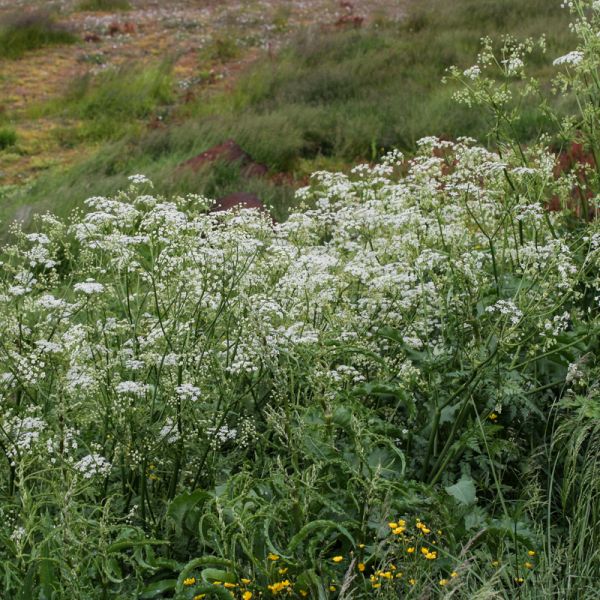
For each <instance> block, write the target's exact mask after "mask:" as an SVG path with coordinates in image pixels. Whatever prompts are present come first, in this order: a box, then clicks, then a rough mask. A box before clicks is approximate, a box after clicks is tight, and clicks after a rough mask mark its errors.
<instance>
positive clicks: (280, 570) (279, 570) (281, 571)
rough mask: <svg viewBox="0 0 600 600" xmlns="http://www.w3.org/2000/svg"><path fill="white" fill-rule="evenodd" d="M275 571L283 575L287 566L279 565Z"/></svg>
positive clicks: (286, 570)
mask: <svg viewBox="0 0 600 600" xmlns="http://www.w3.org/2000/svg"><path fill="white" fill-rule="evenodd" d="M277 572H278V573H279V574H280V575H285V574H286V573H287V572H288V568H287V567H281V568H280V569H277Z"/></svg>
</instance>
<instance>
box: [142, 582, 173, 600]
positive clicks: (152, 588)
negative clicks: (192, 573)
mask: <svg viewBox="0 0 600 600" xmlns="http://www.w3.org/2000/svg"><path fill="white" fill-rule="evenodd" d="M176 584H177V579H161V580H160V581H155V582H154V583H150V584H148V585H147V586H146V587H145V588H144V590H143V591H142V593H141V595H140V600H147V599H148V598H159V597H160V596H162V595H163V594H165V593H166V592H172V591H173V590H175V585H176Z"/></svg>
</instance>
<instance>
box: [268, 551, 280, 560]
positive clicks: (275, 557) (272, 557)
mask: <svg viewBox="0 0 600 600" xmlns="http://www.w3.org/2000/svg"><path fill="white" fill-rule="evenodd" d="M267 558H268V559H269V560H279V556H277V554H273V553H272V552H269V554H268V555H267Z"/></svg>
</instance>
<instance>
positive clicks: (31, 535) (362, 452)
mask: <svg viewBox="0 0 600 600" xmlns="http://www.w3.org/2000/svg"><path fill="white" fill-rule="evenodd" d="M572 10H573V12H574V16H575V21H574V26H573V27H574V30H575V31H576V33H577V34H578V35H579V37H580V40H581V43H580V46H579V47H578V48H576V49H575V50H574V51H573V52H571V53H570V54H567V55H565V56H563V57H561V58H559V59H557V61H556V64H557V67H558V68H559V69H562V74H561V75H560V76H559V78H558V80H557V85H561V86H562V87H563V89H564V90H568V91H569V92H570V93H572V94H573V95H574V97H575V98H577V100H578V104H579V106H580V107H581V113H580V114H579V115H573V117H572V118H569V119H566V120H564V122H562V123H560V124H559V125H560V128H561V134H562V135H564V136H565V137H566V138H568V139H570V140H575V139H577V140H578V141H580V142H581V143H582V144H583V145H585V147H586V148H587V149H589V151H590V152H591V153H594V154H595V152H596V144H597V143H598V137H597V134H596V130H595V123H596V122H597V117H598V114H597V111H598V108H597V106H598V105H599V103H598V98H599V97H600V86H598V85H597V77H595V75H596V74H597V72H598V67H599V66H600V44H598V36H597V35H596V32H598V31H600V2H597V1H595V2H593V3H584V2H583V1H581V2H574V3H573V7H572ZM530 49H531V45H530V44H529V43H523V44H518V43H513V41H511V40H510V39H507V40H506V43H505V44H504V46H503V47H502V49H501V54H500V55H497V54H495V53H494V52H493V49H490V48H489V46H486V45H484V48H483V50H482V52H481V55H480V57H479V61H478V63H477V64H476V65H475V66H473V67H470V68H469V69H467V70H466V71H464V72H463V71H457V70H455V71H453V73H452V76H453V77H455V78H458V79H463V78H464V80H465V81H466V82H467V83H468V84H469V87H468V88H466V89H467V91H466V92H465V93H464V94H461V95H460V97H459V98H458V99H459V100H460V101H463V102H467V103H469V104H470V105H471V106H476V105H477V106H478V107H480V106H484V107H486V108H487V109H489V110H490V111H491V114H492V115H493V117H494V118H495V120H494V123H495V125H494V128H493V130H492V132H493V135H494V136H495V138H496V140H497V149H495V150H493V151H492V150H490V149H486V148H484V147H481V146H479V145H477V143H476V142H475V141H474V140H472V139H469V138H464V137H463V138H459V139H458V140H457V141H454V142H451V141H446V140H442V139H440V138H438V137H427V138H423V139H421V140H420V141H419V142H418V151H417V152H416V154H415V155H414V156H413V157H412V158H410V159H405V158H404V156H403V155H402V154H401V153H400V152H399V151H392V152H390V153H388V154H386V155H385V156H384V157H383V159H382V160H381V161H380V162H379V163H377V164H371V165H369V164H362V165H358V166H356V167H355V168H354V169H352V171H351V172H349V173H346V174H344V173H334V172H327V171H319V172H316V173H314V174H313V177H312V179H311V183H310V185H308V186H307V187H305V188H302V189H301V190H299V191H298V194H297V196H298V201H299V202H300V203H302V207H301V209H300V210H297V211H295V212H293V213H292V214H290V216H289V218H288V219H287V220H286V221H285V222H283V223H280V224H273V222H272V221H271V220H270V219H269V218H268V217H266V216H265V215H264V214H262V213H259V212H258V211H252V210H240V211H229V212H225V213H210V212H208V211H207V209H208V207H209V205H210V202H209V201H208V200H207V199H206V198H204V197H203V196H199V195H189V194H188V195H181V196H175V197H172V198H165V197H163V196H161V195H160V194H156V193H154V191H153V184H152V182H151V181H150V180H149V179H148V178H147V177H145V176H144V175H133V176H131V177H130V178H129V185H128V187H127V189H125V190H124V191H122V192H120V193H119V194H116V195H114V196H110V197H105V196H95V197H92V198H89V199H88V200H87V202H86V207H87V210H86V211H85V212H84V213H78V214H75V215H73V216H72V218H71V219H69V220H61V219H59V218H57V217H55V216H53V215H50V214H47V215H44V216H41V217H39V219H38V228H37V230H36V231H35V232H29V233H28V232H24V231H21V230H19V228H15V229H14V231H13V234H14V238H15V239H14V243H12V244H11V245H10V246H7V247H6V248H5V249H4V250H3V253H2V257H1V260H2V265H1V266H2V269H1V271H0V310H1V311H2V314H3V319H2V321H0V403H1V405H2V411H1V416H0V452H1V454H2V462H1V463H0V469H1V470H2V477H1V478H0V482H1V484H0V510H1V514H2V516H3V517H4V518H3V520H2V521H1V522H0V541H1V545H0V548H1V549H0V573H1V577H0V581H1V582H2V584H1V585H2V586H3V588H2V591H3V593H4V595H6V596H7V597H18V595H19V594H21V597H23V598H33V597H43V598H47V599H53V598H56V599H60V598H69V597H75V598H92V599H95V598H98V599H105V598H137V597H139V598H177V599H180V600H184V599H187V600H191V599H194V600H199V599H200V598H210V597H216V598H223V599H227V600H231V599H233V598H235V599H241V600H251V599H252V598H258V597H262V598H265V599H266V598H280V597H290V598H303V597H307V598H318V599H319V600H327V599H329V598H331V599H333V598H337V599H340V598H346V599H348V598H351V597H352V598H355V599H359V598H372V597H378V598H382V599H386V598H390V599H391V598H397V597H399V596H402V597H406V598H423V597H427V598H434V597H445V596H447V597H452V596H453V597H460V598H474V597H481V598H505V599H509V598H515V597H520V598H540V597H544V598H546V597H547V598H551V597H565V598H571V597H572V598H588V597H594V594H595V593H596V590H597V582H598V578H599V576H600V558H599V555H598V553H597V552H596V548H597V546H598V544H599V543H600V518H599V517H600V515H599V514H598V512H599V509H598V506H599V504H598V502H597V500H598V499H599V498H600V475H599V473H600V453H599V452H598V451H599V449H600V405H599V399H600V396H599V388H598V380H599V379H600V364H599V363H598V360H597V355H598V351H599V348H598V340H599V339H600V335H599V334H600V304H599V299H600V220H598V219H597V218H596V217H597V216H598V214H597V213H598V210H599V209H600V207H599V205H598V198H599V192H600V185H599V181H598V177H597V173H598V171H597V169H596V165H595V163H594V164H593V165H588V166H587V167H585V170H586V177H585V178H584V179H583V180H582V179H580V178H577V177H576V176H575V175H574V174H573V173H569V172H557V171H556V169H555V166H556V156H555V155H554V154H553V153H552V152H550V151H549V149H548V147H547V146H548V145H547V140H546V139H543V138H542V139H541V140H540V141H539V143H536V144H529V145H528V146H523V145H522V144H521V143H520V142H519V139H518V138H515V137H514V128H513V126H512V125H513V123H514V119H515V118H516V116H515V115H516V113H514V112H513V109H512V105H511V103H510V102H509V101H508V100H510V95H511V94H514V95H515V96H513V97H518V95H519V94H521V93H524V94H525V93H526V94H530V93H532V94H533V93H537V90H538V88H537V87H536V86H535V85H534V84H533V83H531V84H530V86H529V87H528V89H527V90H523V87H522V86H520V85H519V83H520V82H522V81H523V78H524V73H526V70H525V69H526V66H525V65H526V60H525V57H526V54H527V52H529V50H530ZM494 65H495V68H496V70H498V69H499V70H500V76H494V77H488V76H487V73H488V72H489V70H491V69H493V68H494ZM511 81H516V82H517V86H516V91H513V87H512V86H511V85H510V82H511ZM507 98H508V100H507ZM548 111H549V114H550V112H551V111H550V109H548ZM575 192H576V193H575ZM574 193H575V195H574ZM552 198H556V200H557V202H558V205H559V206H561V207H562V209H561V210H559V211H554V212H550V211H548V210H547V209H546V204H547V203H548V202H549V200H550V199H552ZM574 202H578V203H580V204H581V206H583V207H584V210H577V211H576V210H575V208H576V207H575V206H574ZM575 215H580V216H579V217H578V218H575Z"/></svg>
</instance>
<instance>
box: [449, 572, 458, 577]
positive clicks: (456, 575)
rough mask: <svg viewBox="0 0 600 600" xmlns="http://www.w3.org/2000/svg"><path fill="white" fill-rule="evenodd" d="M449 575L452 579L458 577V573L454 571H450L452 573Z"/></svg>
mask: <svg viewBox="0 0 600 600" xmlns="http://www.w3.org/2000/svg"><path fill="white" fill-rule="evenodd" d="M450 577H452V579H454V578H455V577H458V573H457V572H456V571H452V573H450Z"/></svg>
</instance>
